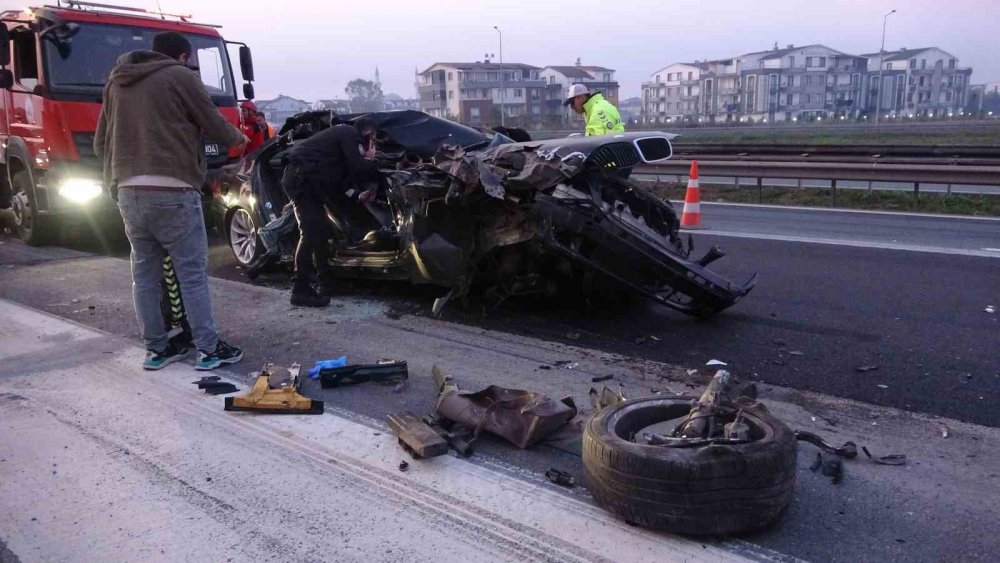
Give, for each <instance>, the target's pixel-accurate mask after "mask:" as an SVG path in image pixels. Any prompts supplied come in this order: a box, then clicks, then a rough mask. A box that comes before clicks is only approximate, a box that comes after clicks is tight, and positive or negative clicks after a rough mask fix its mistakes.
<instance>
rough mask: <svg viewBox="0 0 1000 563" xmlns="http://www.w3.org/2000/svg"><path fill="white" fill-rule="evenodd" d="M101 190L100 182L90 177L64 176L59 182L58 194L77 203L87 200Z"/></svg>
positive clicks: (97, 194) (98, 193)
mask: <svg viewBox="0 0 1000 563" xmlns="http://www.w3.org/2000/svg"><path fill="white" fill-rule="evenodd" d="M103 191H104V188H103V187H102V186H101V182H99V181H98V180H93V179H90V178H66V179H65V180H63V181H62V182H61V183H60V184H59V195H60V196H62V197H64V198H66V199H68V200H70V201H72V202H73V203H79V204H84V203H87V202H89V201H90V200H92V199H94V198H96V197H98V196H99V195H101V192H103Z"/></svg>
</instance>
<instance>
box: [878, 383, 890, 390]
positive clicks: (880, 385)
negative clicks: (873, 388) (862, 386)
mask: <svg viewBox="0 0 1000 563" xmlns="http://www.w3.org/2000/svg"><path fill="white" fill-rule="evenodd" d="M877 387H878V388H879V389H888V388H889V386H888V385H885V384H883V383H879V384H878V385H877Z"/></svg>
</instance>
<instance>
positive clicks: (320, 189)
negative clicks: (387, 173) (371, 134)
mask: <svg viewBox="0 0 1000 563" xmlns="http://www.w3.org/2000/svg"><path fill="white" fill-rule="evenodd" d="M288 161H289V164H291V165H293V166H294V167H295V169H296V173H297V174H296V175H297V179H296V180H295V181H291V182H282V187H283V188H284V189H285V192H286V193H287V194H288V196H289V197H291V198H295V197H296V196H297V195H299V194H300V193H302V192H304V191H307V190H313V191H314V192H315V193H316V195H318V196H320V197H321V198H323V199H331V198H342V197H344V192H345V191H346V190H347V189H348V188H349V187H351V186H352V185H353V184H357V183H360V182H364V181H366V180H369V179H372V178H374V177H375V171H376V169H377V168H376V164H375V161H373V160H368V159H366V158H365V157H364V145H363V144H362V140H361V133H360V132H359V131H358V130H357V129H355V128H354V126H352V125H334V126H333V127H330V128H329V129H324V130H323V131H320V132H319V133H316V134H315V135H313V136H312V137H309V138H308V139H306V140H304V141H301V142H299V143H296V145H295V147H294V148H293V149H292V150H291V153H290V154H289V155H288Z"/></svg>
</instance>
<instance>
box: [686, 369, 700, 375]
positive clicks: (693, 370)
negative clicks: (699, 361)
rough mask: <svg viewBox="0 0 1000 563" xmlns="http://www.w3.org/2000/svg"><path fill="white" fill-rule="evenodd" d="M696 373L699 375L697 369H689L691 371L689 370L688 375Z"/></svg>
mask: <svg viewBox="0 0 1000 563" xmlns="http://www.w3.org/2000/svg"><path fill="white" fill-rule="evenodd" d="M696 373H698V370H696V369H689V370H687V374H688V375H694V374H696Z"/></svg>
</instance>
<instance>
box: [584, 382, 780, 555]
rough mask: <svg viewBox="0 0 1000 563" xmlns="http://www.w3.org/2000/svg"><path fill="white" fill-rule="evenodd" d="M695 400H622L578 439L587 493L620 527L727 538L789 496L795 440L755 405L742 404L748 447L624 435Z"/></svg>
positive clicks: (776, 509)
mask: <svg viewBox="0 0 1000 563" xmlns="http://www.w3.org/2000/svg"><path fill="white" fill-rule="evenodd" d="M692 400H696V398H695V397H687V398H684V397H677V398H670V399H667V398H660V397H650V398H644V399H636V400H631V401H626V402H624V403H620V404H618V405H615V406H612V407H608V408H606V409H604V410H602V411H600V412H599V413H597V415H595V416H594V417H593V418H591V419H590V421H589V422H588V424H587V427H586V430H585V431H584V434H583V468H584V476H585V478H586V483H587V488H588V489H589V490H590V493H591V495H593V497H594V500H596V501H597V503H598V504H599V505H601V506H602V507H603V508H605V509H606V510H608V511H610V512H612V513H614V514H615V515H617V516H618V517H620V518H622V519H623V520H625V521H626V522H629V523H631V524H637V525H640V526H643V527H646V528H652V529H655V530H665V531H668V532H673V533H677V534H686V535H727V534H733V533H737V532H745V531H749V530H754V529H758V528H763V527H765V526H767V525H769V524H771V523H772V522H774V521H775V520H776V519H777V518H778V516H780V515H781V513H782V512H783V511H784V510H785V508H786V507H787V506H788V504H789V502H791V499H792V493H793V489H794V487H795V472H796V457H797V453H798V448H797V445H796V442H795V436H794V434H793V433H792V431H791V430H790V429H789V428H788V427H787V426H785V424H784V423H782V422H781V421H779V420H778V419H776V418H774V417H773V416H771V415H770V413H768V412H767V409H766V408H765V407H764V406H763V405H762V404H760V403H753V404H750V403H748V404H746V405H743V406H744V409H743V414H744V417H745V419H746V420H747V422H748V423H749V424H750V425H751V428H752V435H753V436H754V437H755V438H757V439H756V440H755V441H753V442H749V443H747V444H737V445H710V446H703V447H697V448H671V447H664V446H651V445H644V444H637V443H634V442H631V441H629V438H630V437H631V436H633V435H634V434H636V433H638V432H639V431H641V430H642V429H643V428H646V427H648V426H650V425H652V424H656V423H658V422H662V421H665V420H672V419H675V418H680V417H683V416H685V415H686V414H687V413H688V412H689V411H690V409H691V401H692Z"/></svg>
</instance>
